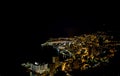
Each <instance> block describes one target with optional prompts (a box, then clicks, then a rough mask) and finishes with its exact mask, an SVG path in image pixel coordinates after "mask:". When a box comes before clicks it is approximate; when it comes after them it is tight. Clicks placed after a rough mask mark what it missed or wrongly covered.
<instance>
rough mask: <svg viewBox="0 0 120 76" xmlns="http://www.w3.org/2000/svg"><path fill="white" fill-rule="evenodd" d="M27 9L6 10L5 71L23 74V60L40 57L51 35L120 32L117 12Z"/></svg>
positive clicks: (3, 59) (3, 64)
mask: <svg viewBox="0 0 120 76" xmlns="http://www.w3.org/2000/svg"><path fill="white" fill-rule="evenodd" d="M26 10H27V9H24V10H22V11H21V10H17V11H14V12H11V10H9V12H11V13H5V17H4V18H3V20H5V21H4V24H3V27H2V28H1V29H2V35H1V36H2V38H3V39H2V40H1V41H2V43H1V44H2V45H3V49H2V51H1V65H0V67H1V68H0V70H1V74H5V75H12V74H13V76H14V75H15V76H23V75H24V73H23V68H21V66H20V64H21V63H23V62H26V61H39V60H40V59H39V57H40V44H41V43H44V42H45V41H46V40H48V39H49V38H54V37H70V36H74V35H80V34H82V33H90V32H95V31H115V32H119V29H120V28H119V25H120V23H119V16H118V15H115V14H112V15H111V14H107V13H105V14H104V13H103V14H98V15H87V14H84V15H82V14H78V13H77V14H76V13H69V12H65V13H64V11H62V14H61V12H59V13H56V12H51V10H49V11H44V12H42V11H40V12H38V11H35V10H29V11H28V10H27V11H26ZM54 11H55V10H54ZM112 68H113V67H112ZM114 69H115V68H114ZM26 76H27V75H26Z"/></svg>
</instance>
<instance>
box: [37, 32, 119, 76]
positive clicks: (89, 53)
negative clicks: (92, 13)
mask: <svg viewBox="0 0 120 76" xmlns="http://www.w3.org/2000/svg"><path fill="white" fill-rule="evenodd" d="M112 40H113V36H109V35H107V34H106V33H104V32H98V33H93V34H83V35H81V36H74V37H73V38H54V39H50V40H48V41H47V42H45V43H44V44H42V46H43V47H44V46H53V47H54V48H56V50H57V51H58V56H56V57H53V59H52V61H53V63H52V64H48V65H49V70H47V68H48V67H47V68H46V70H45V71H47V72H49V75H50V76H54V74H55V73H57V72H59V71H63V72H65V73H66V75H67V76H70V73H71V72H72V71H73V70H80V71H83V70H87V69H90V68H95V67H98V66H100V65H101V64H104V63H109V61H110V59H111V58H112V57H113V56H114V54H115V52H116V51H117V50H116V48H115V46H117V45H119V44H118V43H117V42H115V41H112ZM39 72H40V71H39ZM40 73H41V74H43V72H40ZM46 74H48V73H46ZM43 76H44V75H43Z"/></svg>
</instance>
